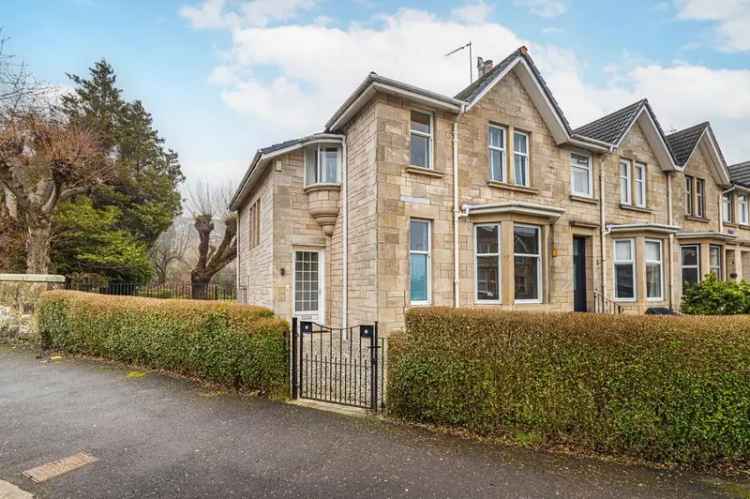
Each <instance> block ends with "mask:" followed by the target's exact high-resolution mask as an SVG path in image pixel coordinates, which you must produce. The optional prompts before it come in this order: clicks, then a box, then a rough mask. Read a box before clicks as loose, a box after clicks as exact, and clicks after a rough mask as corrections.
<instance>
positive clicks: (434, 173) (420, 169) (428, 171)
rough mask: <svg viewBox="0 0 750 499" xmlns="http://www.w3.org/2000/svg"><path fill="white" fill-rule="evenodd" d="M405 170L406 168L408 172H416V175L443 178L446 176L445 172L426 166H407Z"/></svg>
mask: <svg viewBox="0 0 750 499" xmlns="http://www.w3.org/2000/svg"><path fill="white" fill-rule="evenodd" d="M405 170H406V173H414V174H416V175H425V176H427V177H434V178H443V177H444V176H445V174H444V173H443V172H438V171H435V170H431V169H429V168H424V167H422V166H407V167H406V168H405Z"/></svg>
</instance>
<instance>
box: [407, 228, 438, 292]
mask: <svg viewBox="0 0 750 499" xmlns="http://www.w3.org/2000/svg"><path fill="white" fill-rule="evenodd" d="M431 228H432V227H431V223H430V221H429V220H411V221H410V223H409V283H410V286H409V293H410V298H411V303H412V305H427V304H429V303H430V299H431V293H430V284H431V283H430V281H431V272H430V253H431V251H430V248H431V238H432V235H431V233H430V232H431Z"/></svg>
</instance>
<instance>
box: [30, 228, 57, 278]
mask: <svg viewBox="0 0 750 499" xmlns="http://www.w3.org/2000/svg"><path fill="white" fill-rule="evenodd" d="M51 235H52V224H51V223H50V222H42V223H41V224H37V225H33V226H29V228H28V233H27V235H26V272H27V273H28V274H46V273H47V272H48V271H49V250H50V239H51Z"/></svg>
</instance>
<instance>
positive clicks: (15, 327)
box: [0, 274, 65, 343]
mask: <svg viewBox="0 0 750 499" xmlns="http://www.w3.org/2000/svg"><path fill="white" fill-rule="evenodd" d="M64 285H65V277H64V276H61V275H53V274H0V342H2V341H10V342H16V341H22V342H28V343H38V336H37V332H36V330H35V328H34V310H35V308H36V304H37V302H38V300H39V295H40V294H41V293H43V292H44V291H48V290H52V289H60V288H62V287H63V286H64Z"/></svg>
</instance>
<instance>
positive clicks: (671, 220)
mask: <svg viewBox="0 0 750 499" xmlns="http://www.w3.org/2000/svg"><path fill="white" fill-rule="evenodd" d="M673 176H674V175H673V174H672V172H668V173H667V220H668V221H667V224H668V225H670V226H674V213H673V212H672V177H673ZM668 243H669V308H670V309H671V310H674V305H675V303H674V302H675V297H674V289H675V284H674V278H675V272H674V270H675V269H674V268H673V267H674V259H675V256H674V233H673V232H670V233H669V240H668Z"/></svg>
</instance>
